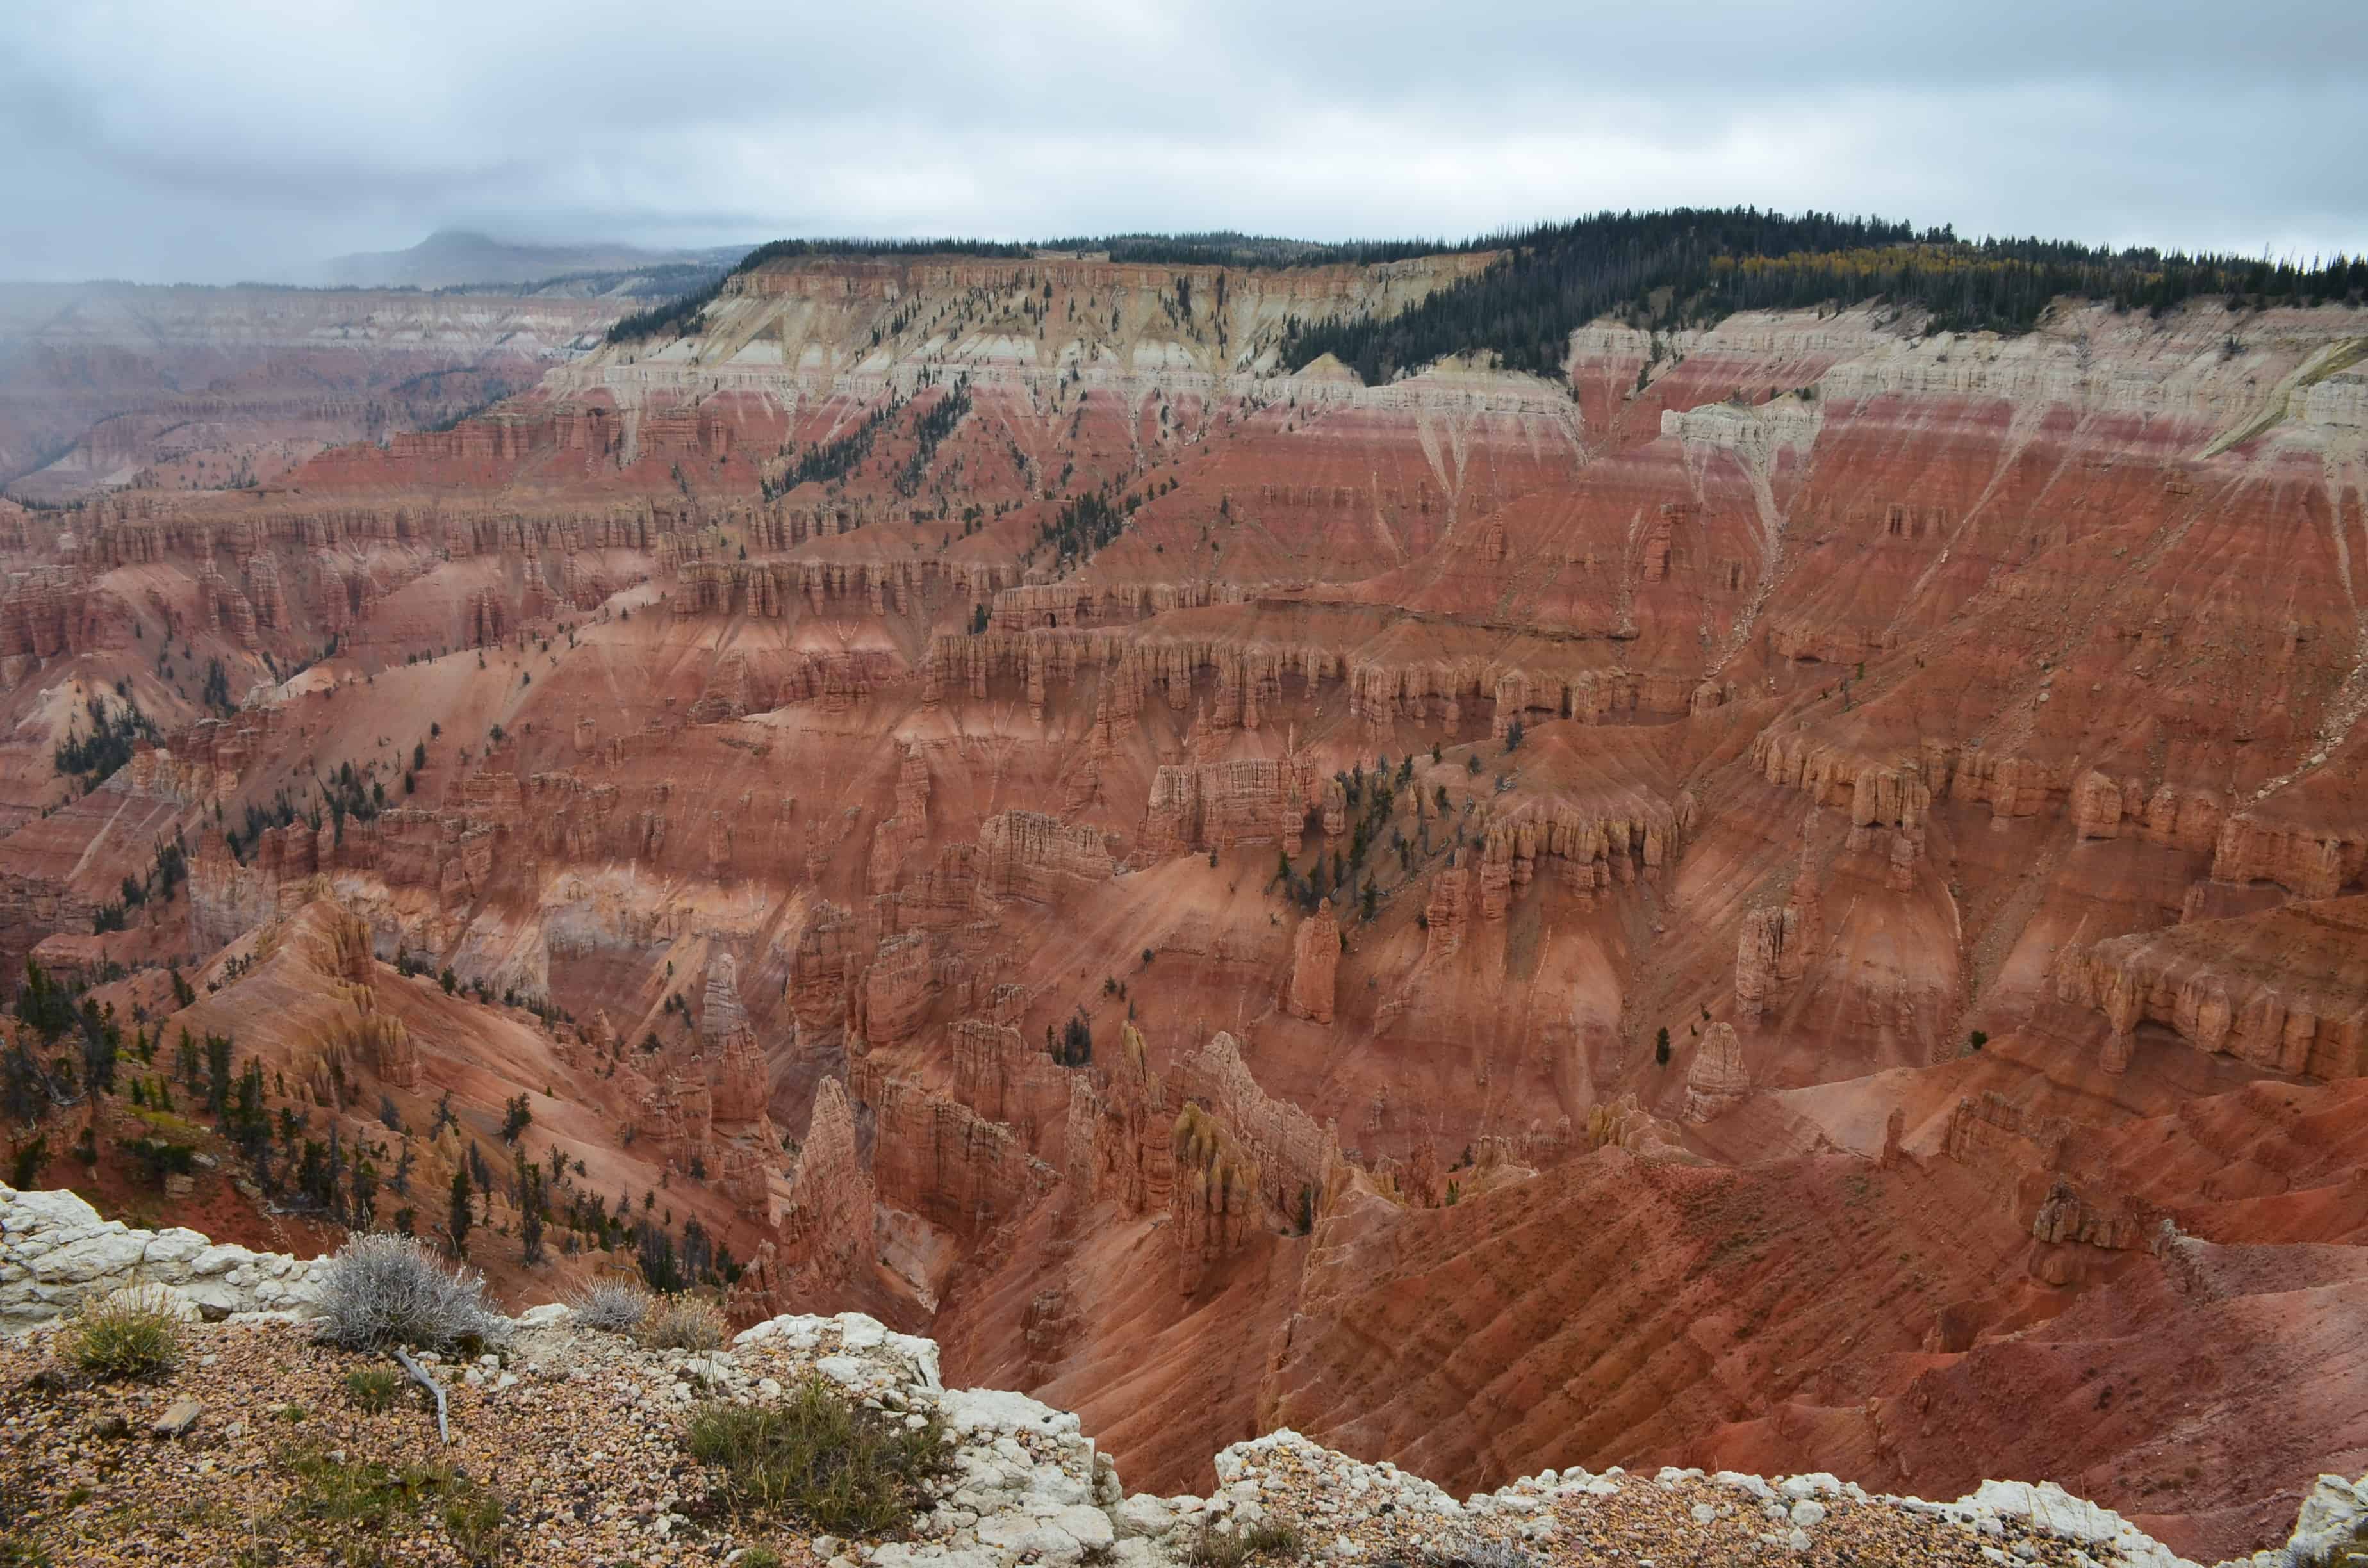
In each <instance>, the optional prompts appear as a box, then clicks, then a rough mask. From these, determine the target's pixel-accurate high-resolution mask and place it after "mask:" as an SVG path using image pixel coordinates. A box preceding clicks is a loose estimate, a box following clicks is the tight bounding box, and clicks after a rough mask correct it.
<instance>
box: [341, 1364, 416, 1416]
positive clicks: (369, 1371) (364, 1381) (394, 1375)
mask: <svg viewBox="0 0 2368 1568" xmlns="http://www.w3.org/2000/svg"><path fill="white" fill-rule="evenodd" d="M400 1392H403V1374H402V1373H400V1372H398V1371H396V1370H395V1369H393V1368H392V1367H357V1368H355V1369H353V1370H352V1371H350V1372H347V1374H346V1396H347V1398H348V1399H351V1400H352V1401H353V1402H354V1406H355V1408H356V1409H358V1410H361V1411H364V1412H367V1413H368V1414H370V1415H379V1414H381V1412H383V1411H387V1410H391V1409H393V1407H394V1396H395V1395H396V1394H398V1393H400Z"/></svg>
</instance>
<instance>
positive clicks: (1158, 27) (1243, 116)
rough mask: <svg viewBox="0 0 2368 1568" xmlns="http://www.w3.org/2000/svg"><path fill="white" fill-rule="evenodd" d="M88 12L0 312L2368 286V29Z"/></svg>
mask: <svg viewBox="0 0 2368 1568" xmlns="http://www.w3.org/2000/svg"><path fill="white" fill-rule="evenodd" d="M1883 9H1884V7H1881V6H1867V5H1865V4H1864V3H1863V0H1857V3H1852V4H1845V3H1841V0H1792V3H1787V4H1778V3H1773V0H1709V3H1699V0H1698V3H1696V4H1692V5H1690V6H1684V7H1666V6H1638V5H1634V4H1627V5H1622V6H1617V7H1613V6H1597V5H1594V4H1581V3H1574V0H1540V3H1531V0H1513V3H1508V4H1486V3H1484V4H1480V5H1474V6H1460V7H1446V6H1436V5H1429V6H1416V5H1411V4H1406V3H1403V0H1379V3H1375V0H1360V3H1357V4H1347V3H1337V0H1315V3H1310V4H1298V3H1288V0H1287V3H1285V4H1281V5H1276V4H1273V3H1272V0H1268V3H1266V4H1257V5H1253V4H1247V3H1236V0H1213V3H1211V4H1204V5H1201V6H1175V5H1163V6H1149V5H1144V4H1140V3H1138V0H1091V3H1069V0H1022V3H1019V4H1008V3H1007V4H999V5H976V4H972V5H953V4H942V3H938V0H885V3H876V0H873V3H866V4H863V5H857V6H838V7H835V8H832V9H829V10H821V9H816V8H811V7H806V6H797V5H791V6H782V5H780V4H777V3H759V0H677V3H675V4H673V5H668V6H652V5H649V4H647V3H646V0H632V3H630V4H628V3H622V0H566V3H565V4H560V3H556V0H499V3H498V4H491V5H489V4H485V3H484V0H474V3H472V4H468V5H461V4H457V3H450V0H413V3H411V4H407V5H404V6H386V5H382V4H364V3H360V0H303V3H296V0H278V3H274V0H216V3H214V4H211V5H207V6H166V5H164V4H162V3H161V0H78V3H76V4H73V5H21V6H9V7H6V8H0V277H7V278H87V277H97V276H111V277H125V278H137V279H142V280H148V281H164V280H199V281H224V280H229V279H233V278H271V277H291V276H297V275H300V274H302V273H305V272H307V271H309V269H310V268H311V267H313V264H315V263H317V262H318V261H319V260H320V259H322V258H324V257H325V256H331V255H335V254H337V253H341V252H346V251H353V250H370V249H391V248H398V247H401V246H404V245H407V244H412V243H414V242H415V241H416V240H418V239H419V238H420V237H422V236H423V235H424V234H425V233H427V232H428V231H429V230H431V229H434V228H438V227H445V226H466V227H472V228H479V229H483V230H485V231H486V232H488V233H494V234H495V235H497V236H499V237H502V238H507V239H533V240H563V239H616V240H625V241H630V242H633V243H638V244H649V245H655V246H666V245H679V244H725V243H739V242H750V241H756V240H761V239H768V238H772V237H776V236H779V235H785V234H844V233H869V234H916V233H926V234H944V233H960V234H967V235H978V236H983V237H988V238H1026V237H1042V236H1047V235H1055V234H1068V233H1108V232H1113V231H1121V230H1130V229H1143V228H1155V229H1201V228H1235V229H1244V230H1249V231H1254V232H1258V233H1287V234H1295V235H1303V236H1307V237H1312V238H1325V239H1331V238H1347V237H1353V236H1364V235H1404V234H1435V235H1449V236H1462V235H1464V234H1469V233H1479V232H1484V231H1486V230H1490V229H1494V228H1497V227H1498V226H1501V225H1504V224H1508V223H1518V222H1527V221H1530V220H1532V219H1537V218H1543V217H1564V216H1569V215H1572V214H1575V213H1578V212H1582V211H1590V210H1597V209H1600V208H1604V207H1631V206H1634V207H1648V206H1649V207H1658V206H1668V205H1673V204H1679V203H1692V204H1713V203H1714V204H1725V203H1730V202H1752V203H1757V204H1759V205H1762V206H1771V207H1778V208H1783V209H1799V208H1804V207H1817V208H1827V209H1835V210H1841V211H1845V212H1880V213H1882V214H1884V215H1885V216H1894V217H1905V218H1909V219H1912V220H1915V221H1916V222H1925V223H1933V222H1953V223H1955V224H1956V225H1957V227H1958V229H1959V230H1960V232H1962V233H2044V234H2049V235H2054V236H2062V237H2068V238H2079V239H2087V240H2094V241H2102V242H2112V243H2148V244H2165V245H2183V246H2191V247H2211V248H2215V249H2226V250H2235V251H2239V252H2245V253H2259V252H2260V251H2262V250H2264V249H2265V248H2266V249H2268V250H2270V251H2272V252H2275V253H2279V254H2299V255H2302V256H2310V255H2312V254H2314V253H2331V252H2333V251H2336V250H2339V249H2340V250H2344V251H2347V252H2357V251H2359V250H2361V249H2362V248H2368V161H2363V160H2362V158H2361V156H2360V154H2359V150H2360V149H2361V148H2362V147H2363V146H2368V6H2362V5H2360V4H2359V3H2358V0H2265V3H2257V4H2255V5H2252V6H2246V7H2237V8H2234V9H2232V8H2230V7H2228V6H2226V5H2213V6H2204V5H2200V4H2184V3H2165V4H2156V5H2152V6H2136V5H2132V4H2127V3H2125V0H2113V3H2110V4H2106V3H2093V0H2074V3H2072V4H2070V5H2066V4H2064V3H2063V0H2055V3H2050V4H2041V3H2037V0H1990V3H1987V4H1979V5H1976V4H1964V3H1958V0H1948V3H1945V4H1943V3H1926V4H1920V5H1916V6H1898V7H1896V10H1897V11H1898V13H1899V14H1898V15H1896V16H1892V17H1884V16H1883V15H1881V14H1880V13H1881V12H1882V10H1883Z"/></svg>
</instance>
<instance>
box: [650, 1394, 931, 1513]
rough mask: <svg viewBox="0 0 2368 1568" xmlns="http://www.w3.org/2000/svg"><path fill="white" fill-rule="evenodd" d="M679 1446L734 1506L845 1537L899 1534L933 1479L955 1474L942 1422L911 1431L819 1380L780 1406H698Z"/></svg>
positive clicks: (716, 1491) (920, 1505) (922, 1503)
mask: <svg viewBox="0 0 2368 1568" xmlns="http://www.w3.org/2000/svg"><path fill="white" fill-rule="evenodd" d="M683 1441H684V1446H685V1447H686V1448H687V1449H689V1451H690V1457H691V1458H692V1459H694V1460H698V1461H699V1462H700V1463H701V1464H703V1465H708V1466H712V1467H713V1468H716V1469H718V1470H720V1471H722V1472H723V1473H722V1474H721V1475H720V1476H719V1477H717V1478H716V1480H715V1483H714V1485H713V1492H714V1494H715V1495H716V1496H717V1497H719V1498H720V1499H721V1500H723V1502H725V1503H727V1504H729V1505H730V1506H733V1507H734V1508H737V1509H741V1510H744V1511H747V1512H758V1513H763V1512H773V1511H788V1512H791V1513H795V1514H798V1515H801V1516H803V1517H804V1518H805V1519H807V1520H808V1521H810V1522H811V1523H813V1524H814V1525H816V1526H819V1527H820V1528H823V1529H825V1530H830V1531H833V1532H835V1533H839V1534H847V1535H878V1534H882V1533H885V1532H887V1531H891V1530H901V1529H903V1528H905V1527H906V1526H908V1525H909V1524H910V1523H911V1522H912V1517H913V1515H914V1514H915V1513H916V1512H917V1511H919V1510H920V1509H921V1508H923V1507H925V1506H928V1490H927V1488H928V1482H929V1481H930V1479H931V1478H933V1477H935V1476H939V1475H941V1474H944V1473H945V1472H946V1471H948V1470H949V1468H950V1461H949V1460H948V1458H947V1454H946V1433H945V1427H944V1424H943V1423H942V1422H941V1421H939V1418H938V1417H937V1416H935V1415H931V1416H930V1417H929V1418H928V1421H927V1422H926V1423H925V1424H924V1425H923V1426H920V1427H919V1428H918V1429H915V1428H913V1427H909V1426H905V1421H904V1418H903V1417H902V1416H899V1415H887V1414H884V1413H882V1412H880V1411H876V1410H866V1409H863V1408H861V1407H860V1406H858V1405H856V1404H855V1403H853V1402H851V1401H850V1400H848V1397H847V1396H846V1394H845V1393H843V1392H841V1391H840V1390H839V1388H838V1386H837V1384H835V1383H833V1382H831V1381H828V1380H827V1379H825V1378H822V1377H818V1376H817V1377H809V1378H807V1379H806V1380H805V1381H803V1382H802V1383H800V1384H799V1385H798V1387H797V1388H796V1389H795V1390H794V1391H793V1392H791V1395H790V1396H789V1398H788V1399H786V1400H783V1401H781V1402H780V1403H771V1404H756V1405H744V1404H724V1403H711V1404H705V1405H701V1406H700V1408H699V1409H697V1410H695V1411H693V1412H692V1413H691V1417H690V1424H689V1429H688V1430H687V1431H686V1432H685V1433H684V1438H683Z"/></svg>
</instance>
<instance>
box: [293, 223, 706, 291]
mask: <svg viewBox="0 0 2368 1568" xmlns="http://www.w3.org/2000/svg"><path fill="white" fill-rule="evenodd" d="M748 249H749V247H748V246H746V245H717V246H713V247H712V248H709V249H705V250H644V249H643V248H641V247H640V246H638V245H628V244H612V243H605V242H589V243H586V244H512V243H511V242H509V241H507V240H497V239H495V238H494V237H493V236H492V235H490V234H485V233H480V232H478V231H476V230H473V229H438V230H437V231H436V232H435V233H432V234H430V235H428V236H427V238H426V239H424V240H422V241H420V242H419V243H418V244H416V245H413V246H412V247H411V248H410V249H408V250H396V251H360V252H357V253H355V254H353V255H351V256H335V257H332V258H331V259H330V260H328V261H327V262H325V263H324V264H323V265H322V267H321V269H320V276H319V278H317V279H316V281H318V282H322V283H325V284H327V285H329V286H331V287H333V288H358V289H401V288H414V289H449V288H452V287H454V286H456V285H459V284H464V283H534V282H540V281H541V280H543V279H545V278H560V277H564V276H566V275H568V274H571V273H583V272H603V273H617V272H634V271H639V270H642V269H643V268H655V267H680V266H685V265H690V266H714V267H729V266H731V265H732V264H733V263H734V262H735V261H737V260H739V259H740V257H741V256H744V255H746V252H747V251H748Z"/></svg>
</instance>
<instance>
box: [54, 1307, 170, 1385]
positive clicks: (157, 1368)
mask: <svg viewBox="0 0 2368 1568" xmlns="http://www.w3.org/2000/svg"><path fill="white" fill-rule="evenodd" d="M65 1347H66V1355H67V1356H68V1357H69V1358H72V1360H73V1361H74V1365H75V1366H77V1367H79V1368H81V1369H83V1370H84V1371H85V1372H87V1373H89V1374H90V1375H91V1376H92V1377H95V1378H153V1377H155V1376H157V1375H159V1374H160V1373H163V1372H165V1371H169V1370H170V1369H172V1366H173V1363H174V1362H175V1361H176V1359H178V1358H179V1357H180V1354H181V1314H180V1310H179V1304H178V1303H177V1302H176V1301H175V1300H174V1298H173V1296H172V1294H171V1292H169V1291H167V1290H165V1288H164V1287H163V1286H161V1285H127V1286H125V1287H124V1288H123V1289H121V1290H111V1291H109V1292H108V1293H107V1294H106V1295H104V1296H101V1297H98V1298H97V1299H96V1300H94V1301H86V1302H85V1303H84V1304H83V1308H82V1310H81V1311H80V1312H76V1313H75V1314H74V1319H73V1321H72V1322H71V1323H69V1324H67V1325H66V1331H65Z"/></svg>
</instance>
